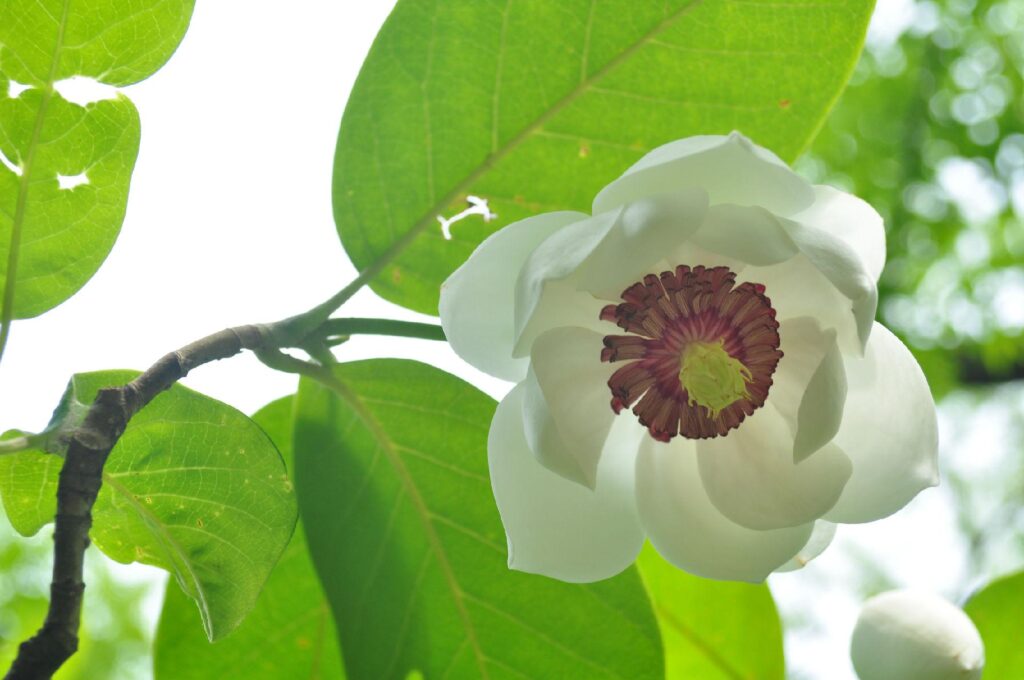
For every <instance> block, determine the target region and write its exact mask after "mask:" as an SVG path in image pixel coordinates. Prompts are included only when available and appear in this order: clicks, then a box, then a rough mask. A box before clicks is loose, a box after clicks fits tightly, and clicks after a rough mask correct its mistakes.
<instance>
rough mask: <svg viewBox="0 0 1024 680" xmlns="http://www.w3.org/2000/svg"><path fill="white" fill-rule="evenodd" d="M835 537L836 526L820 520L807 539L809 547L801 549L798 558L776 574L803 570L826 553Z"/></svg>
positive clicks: (787, 563) (783, 566)
mask: <svg viewBox="0 0 1024 680" xmlns="http://www.w3.org/2000/svg"><path fill="white" fill-rule="evenodd" d="M835 537H836V525H835V524H833V523H832V522H826V521H824V520H820V519H819V520H818V521H817V522H815V523H814V531H812V532H811V537H810V538H809V539H807V545H805V546H804V547H803V548H801V549H800V552H799V553H797V555H796V557H794V558H793V559H791V560H790V561H789V562H786V563H785V564H783V565H782V566H781V567H779V568H778V569H776V570H775V573H780V572H785V571H796V570H798V569H803V568H804V567H806V566H807V565H808V563H810V561H811V560H813V559H814V558H815V557H817V556H818V555H820V554H821V553H823V552H825V548H827V547H829V545H831V544H832V539H833V538H835Z"/></svg>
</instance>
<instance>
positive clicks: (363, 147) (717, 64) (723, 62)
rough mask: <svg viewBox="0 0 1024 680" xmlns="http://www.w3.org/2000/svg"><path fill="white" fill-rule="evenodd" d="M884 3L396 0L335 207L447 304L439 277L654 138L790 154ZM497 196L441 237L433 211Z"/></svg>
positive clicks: (354, 112) (341, 155)
mask: <svg viewBox="0 0 1024 680" xmlns="http://www.w3.org/2000/svg"><path fill="white" fill-rule="evenodd" d="M873 4H874V3H873V0H835V1H833V2H788V1H779V2H773V1H771V0H768V1H766V2H719V1H717V0H716V1H713V2H700V0H606V1H604V2H594V1H593V0H559V2H542V1H538V0H535V1H528V2H511V0H505V1H504V2H500V1H499V2H481V1H480V0H399V2H398V4H397V5H396V7H395V10H394V12H393V13H392V15H391V16H390V18H389V19H388V20H387V22H386V23H385V24H384V27H383V28H382V29H381V32H380V34H379V35H378V36H377V40H376V42H375V43H374V45H373V48H372V49H371V50H370V54H369V56H368V57H367V59H366V63H365V64H364V65H363V69H362V72H361V73H360V75H359V79H358V81H357V82H356V84H355V87H354V88H353V90H352V94H351V96H350V98H349V103H348V106H347V108H346V110H345V115H344V118H343V119H342V122H341V130H340V133H339V136H338V146H337V153H336V157H335V165H334V214H335V221H336V222H337V226H338V230H339V232H340V234H341V240H342V242H343V243H344V245H345V248H346V250H347V251H348V253H349V255H350V256H351V258H352V260H353V262H354V263H355V265H356V266H357V267H358V268H360V269H362V268H365V267H367V266H369V265H370V263H372V262H374V261H375V260H376V259H377V258H379V257H380V256H381V255H382V253H385V252H386V251H387V250H388V249H389V248H392V247H394V246H395V244H397V243H399V242H400V241H403V240H404V239H411V240H412V244H411V246H410V247H409V248H408V249H407V250H406V251H405V252H404V253H403V254H402V255H401V256H400V257H399V258H398V259H397V260H395V261H394V262H393V263H392V264H391V265H390V266H389V267H388V268H387V269H386V270H385V274H384V275H383V276H381V277H379V278H378V279H377V280H376V281H374V283H373V284H372V285H373V288H374V290H376V291H377V292H378V293H379V294H381V295H382V296H384V297H385V298H387V299H389V300H391V301H393V302H397V303H399V304H402V305H405V306H406V307H410V308H412V309H415V310H417V311H420V312H426V313H430V314H435V313H436V311H437V298H438V289H439V286H440V284H441V282H442V281H443V280H444V279H445V278H446V277H447V276H448V274H449V273H451V272H452V271H453V270H454V269H455V267H457V266H458V265H459V264H461V263H462V262H463V261H464V260H465V259H466V257H467V256H468V255H469V253H470V252H472V250H473V249H474V248H475V247H476V245H477V244H478V243H480V241H482V240H483V239H484V238H485V237H486V236H487V235H488V234H489V233H491V232H492V231H494V230H495V229H497V228H498V227H501V226H503V225H505V224H507V223H509V222H511V221H513V220H517V219H520V218H523V217H526V216H529V215H532V214H535V213H537V212H543V211H549V210H561V209H577V210H583V211H588V212H589V209H590V203H591V200H592V199H593V197H594V194H595V193H596V192H597V191H598V190H599V189H600V188H601V187H602V186H604V185H605V184H607V183H608V182H609V181H610V180H611V179H613V178H614V177H616V176H617V175H619V174H620V173H621V172H622V171H623V170H625V169H626V167H627V166H629V165H630V164H631V163H633V162H634V161H635V160H637V159H638V158H639V157H640V156H641V155H642V154H643V153H645V152H646V151H648V150H649V149H651V148H653V147H655V146H658V145H660V144H663V143H665V142H668V141H671V140H673V139H678V138H680V137H685V136H688V135H694V134H709V133H725V132H729V131H730V130H733V129H739V130H741V131H742V132H744V133H746V134H747V135H749V136H750V137H752V138H753V139H754V140H755V141H757V142H758V143H760V144H762V145H765V146H767V147H769V148H771V149H773V150H774V151H775V152H777V153H778V154H780V155H781V156H782V157H783V158H786V159H789V160H792V159H793V158H795V156H796V155H797V154H798V153H799V152H800V150H801V149H803V148H804V146H805V145H806V144H807V143H808V141H809V140H810V139H811V137H812V136H813V134H814V133H815V131H816V130H817V129H818V127H819V126H820V124H821V122H822V120H823V119H824V116H825V114H826V113H827V112H828V110H829V109H830V108H831V106H832V104H833V102H834V101H835V100H836V98H837V97H838V95H839V92H840V91H841V89H842V87H843V85H844V84H845V83H846V80H847V78H848V77H849V75H850V72H851V71H852V68H853V65H854V62H855V61H856V59H857V56H858V54H859V53H860V49H861V46H862V44H863V40H864V34H865V31H866V27H867V22H868V18H869V16H870V14H871V9H872V6H873ZM467 195H477V196H481V197H484V198H486V199H488V200H489V201H490V207H491V209H492V211H494V212H496V213H497V214H498V219H497V220H492V221H490V222H488V223H485V222H484V221H483V220H482V219H481V218H479V217H475V218H472V219H467V220H466V221H465V222H460V223H458V224H456V225H455V226H454V229H453V233H454V239H453V240H452V241H445V240H444V239H443V238H442V233H441V230H440V228H439V224H438V221H437V219H436V218H437V216H438V215H445V216H452V215H454V214H456V213H458V212H459V211H461V210H462V209H463V208H465V207H466V204H465V200H466V196H467Z"/></svg>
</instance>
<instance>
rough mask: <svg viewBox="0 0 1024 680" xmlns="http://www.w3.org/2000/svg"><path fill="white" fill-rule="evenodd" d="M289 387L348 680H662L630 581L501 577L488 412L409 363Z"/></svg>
mask: <svg viewBox="0 0 1024 680" xmlns="http://www.w3.org/2000/svg"><path fill="white" fill-rule="evenodd" d="M335 377H336V381H335V384H334V385H333V386H332V388H328V387H325V386H324V385H322V384H319V383H313V382H311V381H309V380H303V382H302V383H301V384H300V388H299V399H298V407H297V410H296V424H295V482H296V487H297V489H298V492H299V507H300V511H301V513H302V517H303V521H304V522H305V526H306V531H307V537H308V540H309V545H310V550H311V552H312V555H313V562H314V564H315V565H316V567H317V571H318V572H319V574H320V579H321V581H322V582H323V584H324V590H325V591H326V592H327V597H328V599H329V600H330V602H331V605H332V608H333V611H334V615H335V620H336V621H337V624H338V631H339V634H340V637H341V644H342V648H343V649H344V654H345V664H346V667H347V670H348V674H349V676H350V677H353V678H375V679H380V680H388V679H393V678H397V679H403V678H406V677H407V675H408V674H410V673H412V672H414V671H416V672H419V673H421V674H422V675H421V677H425V678H447V679H448V680H456V679H459V678H513V677H528V678H629V680H641V679H645V678H651V679H654V678H659V679H660V678H661V677H663V665H662V654H661V646H660V643H659V636H658V631H657V624H656V622H655V620H654V616H653V614H652V613H651V609H650V604H649V602H648V600H647V597H646V595H645V593H644V591H643V587H642V585H641V583H640V580H639V578H638V576H637V573H636V571H635V570H634V569H632V568H631V569H629V570H628V571H627V572H625V573H623V574H621V575H619V576H618V577H616V578H614V579H610V580H608V581H603V582H600V583H594V584H589V585H571V584H567V583H562V582H560V581H555V580H552V579H548V578H544V577H541V576H533V575H528V574H523V573H520V572H514V571H510V570H509V569H508V567H507V566H506V543H505V533H504V530H503V529H502V525H501V520H500V519H499V517H498V512H497V509H496V508H495V505H494V500H493V496H492V494H491V487H490V482H489V479H488V474H487V431H488V428H489V425H490V420H491V416H492V415H493V413H494V402H493V401H492V400H491V399H490V398H489V397H487V396H485V395H484V394H482V393H481V392H479V391H477V390H476V389H475V388H473V387H472V386H470V385H468V384H466V383H464V382H462V381H461V380H459V379H457V378H455V377H453V376H451V375H448V374H446V373H443V372H442V371H439V370H437V369H435V368H431V367H429V366H425V365H423V364H418V363H416V362H411V361H399V360H371V361H363V362H357V363H351V364H344V365H341V366H339V367H337V369H336V372H335Z"/></svg>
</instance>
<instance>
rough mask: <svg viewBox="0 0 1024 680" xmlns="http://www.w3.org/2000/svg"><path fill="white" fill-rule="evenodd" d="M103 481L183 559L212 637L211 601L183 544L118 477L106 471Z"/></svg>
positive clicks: (176, 567)
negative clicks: (115, 477)
mask: <svg viewBox="0 0 1024 680" xmlns="http://www.w3.org/2000/svg"><path fill="white" fill-rule="evenodd" d="M103 483H104V484H105V485H106V486H107V487H109V488H110V489H112V490H113V491H114V492H116V493H119V494H120V495H121V496H122V497H123V498H124V499H125V500H126V501H128V504H129V505H130V506H131V507H132V508H133V509H134V510H135V512H137V513H138V514H139V515H140V516H142V518H143V520H147V521H146V525H147V526H151V527H153V528H154V529H156V531H155V532H154V533H156V535H157V537H158V538H159V539H161V543H163V544H164V545H165V547H167V548H168V549H170V550H172V551H173V552H174V553H176V554H177V556H178V557H179V559H180V560H181V563H182V564H184V565H185V569H186V570H187V571H188V576H189V577H190V578H191V580H192V583H194V584H195V588H196V595H197V596H198V597H196V598H195V600H196V602H197V603H199V607H200V608H201V609H202V613H203V626H204V627H205V628H206V634H207V635H208V636H209V637H211V638H212V637H213V619H212V618H211V616H210V606H209V601H208V600H207V597H206V593H205V592H204V591H203V584H202V582H201V581H200V580H199V577H198V576H197V575H196V572H195V569H194V565H193V564H192V561H191V560H190V559H189V556H188V553H187V552H186V551H185V549H184V548H182V547H181V544H179V543H178V541H177V540H176V539H175V538H174V536H172V535H171V533H170V532H169V531H168V530H167V527H165V526H164V524H163V522H161V521H160V518H159V517H157V516H156V515H155V514H154V513H152V512H151V511H150V510H149V509H148V508H146V506H144V505H143V504H141V503H139V501H138V500H137V499H136V498H135V495H134V494H132V493H131V492H130V491H129V490H128V489H127V488H125V487H124V486H123V485H122V484H121V483H120V482H118V481H117V480H116V479H114V478H113V477H111V476H109V475H108V474H107V473H105V472H104V473H103ZM177 565H178V562H177V561H176V560H171V566H172V567H173V568H174V570H175V571H176V572H177V571H178V566H177Z"/></svg>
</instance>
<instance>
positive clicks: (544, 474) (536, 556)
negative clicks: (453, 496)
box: [487, 386, 644, 583]
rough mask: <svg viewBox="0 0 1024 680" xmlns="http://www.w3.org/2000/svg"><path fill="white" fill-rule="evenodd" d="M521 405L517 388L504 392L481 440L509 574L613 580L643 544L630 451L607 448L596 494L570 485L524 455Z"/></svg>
mask: <svg viewBox="0 0 1024 680" xmlns="http://www.w3.org/2000/svg"><path fill="white" fill-rule="evenodd" d="M522 398H523V390H522V386H516V387H515V388H513V390H512V391H511V392H509V394H508V395H507V396H506V397H505V399H504V400H502V402H501V403H500V404H499V405H498V410H497V412H495V414H494V420H492V421H491V431H490V435H489V436H488V438H487V458H488V461H489V463H490V468H491V486H492V488H493V489H494V499H495V501H496V502H497V504H498V511H499V512H500V513H501V521H502V523H504V525H505V532H506V535H507V537H508V565H509V567H510V568H512V569H517V570H519V571H525V572H530V573H534V574H544V575H545V576H551V577H553V578H557V579H561V580H563V581H571V582H575V583H585V582H590V581H598V580H601V579H605V578H609V577H611V576H614V575H615V574H617V573H619V572H620V571H622V570H623V569H625V568H626V567H628V566H629V565H630V564H632V563H633V561H634V560H635V559H636V556H637V554H638V553H639V552H640V548H641V546H642V545H643V540H644V536H643V532H642V530H641V529H640V524H639V521H638V519H637V515H636V506H635V501H634V497H633V488H632V484H633V472H632V464H633V461H634V459H635V449H634V450H630V449H628V448H624V447H622V446H617V447H616V446H611V444H610V446H609V450H608V451H607V452H606V454H605V455H604V456H603V457H602V464H601V469H600V470H599V472H598V483H597V490H596V491H591V490H590V489H587V488H586V487H583V486H581V485H579V484H576V483H575V482H570V481H569V480H567V479H565V478H563V477H561V476H559V475H557V474H555V473H553V472H551V471H550V470H548V469H547V468H546V467H544V466H542V465H541V464H540V463H538V462H537V459H536V458H535V457H534V456H533V454H532V453H531V452H530V449H529V448H528V447H527V445H526V439H525V438H524V436H523V419H522Z"/></svg>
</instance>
